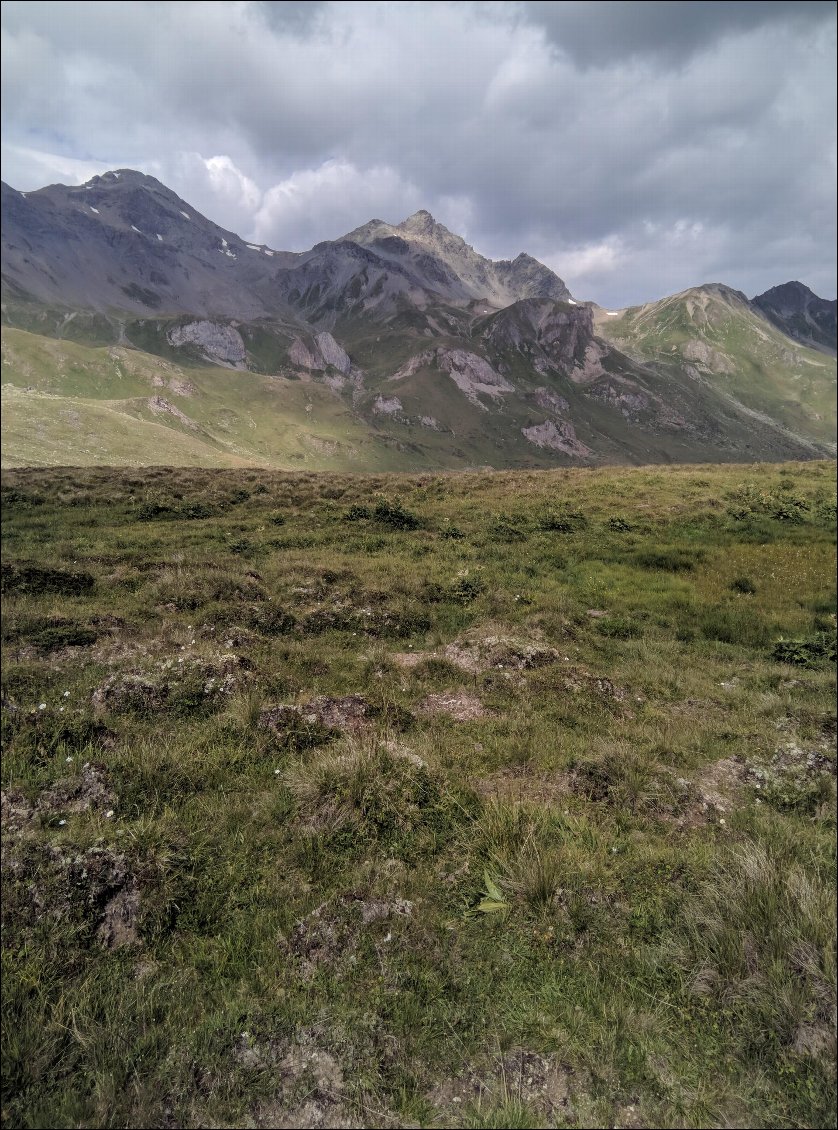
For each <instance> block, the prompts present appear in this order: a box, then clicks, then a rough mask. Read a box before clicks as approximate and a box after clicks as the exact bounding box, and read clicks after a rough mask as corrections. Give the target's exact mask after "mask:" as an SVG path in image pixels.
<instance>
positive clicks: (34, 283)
mask: <svg viewBox="0 0 838 1130" xmlns="http://www.w3.org/2000/svg"><path fill="white" fill-rule="evenodd" d="M804 292H805V293H804ZM830 310H831V312H832V313H831V316H832V322H831V325H832V331H831V332H832V342H833V350H834V324H835V303H834V302H833V303H828V302H824V301H823V300H821V299H818V298H816V296H814V295H812V294H811V292H809V291H807V290H806V288H805V287H801V286H800V284H796V283H793V284H787V285H786V286H785V287H778V288H775V290H773V291H769V292H767V294H766V295H762V296H760V299H758V300H755V303H749V302H748V300H747V299H746V298H745V296H744V295H742V294H739V293H738V292H737V291H733V290H731V289H730V288H728V287H725V286H723V285H721V284H712V285H709V286H705V287H697V288H694V289H693V290H690V291H685V292H684V293H683V294H681V295H674V296H672V297H671V298H667V299H664V300H662V301H661V302H657V303H649V304H647V305H645V306H642V307H635V308H632V309H629V310H626V311H621V312H616V313H608V312H605V311H602V310H600V309H599V308H598V307H595V306H594V305H593V304H591V303H585V302H578V301H576V300H575V299H574V298H572V296H571V294H570V292H569V290H568V289H567V287H566V286H565V284H564V283H563V282H562V280H561V279H560V278H559V277H558V276H557V275H556V274H555V273H554V272H553V271H551V270H550V269H549V268H548V267H546V266H544V264H542V263H539V262H538V261H537V260H536V259H533V258H532V257H531V256H529V255H526V254H521V255H519V256H518V257H517V258H516V259H513V260H502V261H492V260H490V259H487V258H485V257H484V256H482V255H480V254H479V253H478V252H476V251H475V250H474V249H473V248H472V247H470V246H469V245H468V244H467V243H466V242H465V241H464V240H463V239H461V238H460V236H458V235H456V234H454V233H452V232H450V231H448V229H447V228H445V227H443V225H442V224H439V223H437V222H436V221H435V220H434V218H433V217H432V216H431V215H430V213H428V212H425V211H420V212H417V213H416V214H415V215H413V216H410V217H409V218H408V219H406V220H404V221H403V222H402V223H400V224H395V225H393V224H388V223H385V222H384V221H382V220H371V221H370V222H369V223H367V224H364V225H363V226H362V227H360V228H357V229H355V230H354V231H352V232H349V233H348V234H347V235H346V236H344V237H343V238H342V239H339V240H335V241H328V242H324V243H319V244H317V245H316V246H315V247H313V248H312V249H311V250H310V251H307V252H302V253H292V252H283V251H278V250H275V249H273V248H270V247H266V246H263V245H256V244H250V243H247V242H246V241H244V240H242V239H240V238H239V237H238V236H237V235H235V233H233V232H229V231H226V230H224V229H222V228H220V227H218V225H216V224H214V223H212V222H211V221H210V220H208V219H206V218H205V217H204V216H201V215H200V214H199V213H197V212H196V211H195V210H194V209H193V208H191V207H190V205H189V204H188V203H187V202H185V201H183V200H181V199H180V198H179V197H178V196H177V195H176V194H175V193H173V192H171V191H170V190H169V189H168V188H166V187H165V186H164V185H162V184H160V182H159V181H157V180H155V179H154V178H153V177H148V176H144V175H143V174H141V173H136V172H133V171H132V170H129V169H123V170H118V171H115V172H111V173H106V174H105V175H104V176H101V177H94V178H93V179H92V180H91V181H89V182H88V183H87V184H86V185H81V186H79V187H66V186H63V185H52V186H50V187H49V188H44V189H41V190H39V191H38V192H31V193H25V194H24V193H20V192H17V191H15V190H14V189H12V188H9V187H8V186H6V185H4V186H3V320H4V323H5V329H4V382H5V383H4V390H5V391H4V396H6V399H7V401H8V403H7V408H8V413H4V428H5V429H6V431H5V434H4V440H5V442H4V460H5V462H6V463H18V464H20V463H26V462H43V461H46V462H65V463H74V462H105V463H107V462H120V461H121V455H120V453H121V452H126V454H125V455H124V456H123V458H126V459H127V458H129V456H128V454H127V450H128V447H130V460H131V461H132V462H142V461H143V454H142V453H143V451H146V452H147V453H148V456H147V461H149V462H158V463H159V462H173V463H184V462H187V463H202V462H205V463H207V464H208V465H228V464H229V463H230V462H231V461H232V463H235V464H238V463H241V462H242V461H244V462H253V463H260V464H263V465H278V466H298V465H301V464H302V465H304V466H306V467H317V466H324V467H352V468H354V469H357V470H363V469H366V468H376V469H399V468H405V469H408V468H409V469H416V468H431V467H451V468H457V467H473V466H491V467H515V466H547V465H551V464H556V463H573V462H584V463H587V464H595V463H602V462H632V463H644V462H646V463H648V462H657V461H666V462H669V461H695V460H701V461H715V460H742V459H792V458H807V457H815V456H819V455H824V454H829V453H830V452H831V451H832V450H834V426H835V362H834V360H832V359H831V358H829V357H828V356H827V355H826V353H825V352H824V351H825V350H826V349H827V348H828V341H827V339H828V337H829V332H830V331H829V325H830V323H829V316H828V315H829V311H830ZM807 334H808V338H807V336H806V335H807ZM818 335H820V336H818ZM807 342H808V343H810V344H814V345H816V346H817V347H818V349H817V350H815V349H812V348H809V346H808V344H807ZM228 370H235V372H234V373H231V372H227V371H228ZM82 434H83V435H84V437H85V439H84V444H83V445H82V443H81V441H80V436H81V435H82ZM45 437H48V439H49V442H48V443H47V442H45ZM129 437H130V438H129ZM126 444H127V445H128V447H126Z"/></svg>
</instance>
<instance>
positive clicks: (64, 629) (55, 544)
mask: <svg viewBox="0 0 838 1130" xmlns="http://www.w3.org/2000/svg"><path fill="white" fill-rule="evenodd" d="M3 482H4V505H3V536H4V557H3V593H4V600H3V619H2V633H3V702H2V707H3V709H2V718H3V741H4V751H5V752H4V759H3V799H2V818H3V939H4V942H3V944H4V952H3V990H4V992H3V998H4V999H3V1008H4V1021H3V1041H4V1043H3V1069H4V1073H5V1077H4V1095H5V1107H4V1114H3V1119H4V1125H8V1126H44V1125H56V1126H165V1127H177V1126H184V1127H193V1126H195V1127H197V1126H216V1127H222V1126H256V1127H279V1126H289V1127H290V1126H312V1127H318V1126H323V1127H337V1126H382V1127H389V1126H392V1127H398V1126H511V1127H526V1126H534V1127H537V1126H635V1127H642V1126H649V1127H650V1126H755V1127H769V1126H783V1127H803V1126H818V1127H819V1126H829V1125H834V1123H835V1084H834V1078H835V1077H834V1069H835V1026H834V1025H835V1000H836V997H835V992H836V988H835V899H834V863H835V786H834V774H835V719H834V695H835V662H834V661H835V581H834V577H835V560H834V537H835V468H834V465H833V464H828V463H809V464H796V465H786V466H774V467H767V466H749V467H725V468H718V467H708V466H702V467H689V468H684V467H674V468H671V469H655V470H630V471H626V470H621V469H609V470H597V471H555V472H552V471H548V472H533V473H523V472H522V473H504V474H495V475H488V474H487V475H464V476H457V477H443V476H438V477H431V476H423V477H400V476H378V477H373V476H349V475H342V476H341V475H292V474H283V473H276V472H261V471H256V470H240V471H196V470H172V469H158V470H146V471H134V470H119V471H108V470H104V469H95V470H94V469H88V470H66V469H64V470H61V469H55V470H49V471H45V470H38V471H34V470H33V471H18V472H9V473H7V474H5V475H4V479H3Z"/></svg>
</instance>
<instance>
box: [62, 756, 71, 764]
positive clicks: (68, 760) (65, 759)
mask: <svg viewBox="0 0 838 1130" xmlns="http://www.w3.org/2000/svg"><path fill="white" fill-rule="evenodd" d="M72 760H73V759H72V757H65V758H64V761H65V763H66V764H67V765H69V764H70V763H71V761H72Z"/></svg>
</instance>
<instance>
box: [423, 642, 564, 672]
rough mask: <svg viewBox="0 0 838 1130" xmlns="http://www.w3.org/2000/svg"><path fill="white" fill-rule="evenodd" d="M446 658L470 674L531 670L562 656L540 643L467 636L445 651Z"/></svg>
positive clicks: (443, 651)
mask: <svg viewBox="0 0 838 1130" xmlns="http://www.w3.org/2000/svg"><path fill="white" fill-rule="evenodd" d="M442 654H443V657H444V658H445V659H447V660H448V662H449V663H454V664H455V665H456V666H457V667H461V668H462V669H463V670H464V671H468V672H469V674H472V675H479V674H481V673H482V672H484V671H489V670H492V669H493V668H496V669H510V670H516V671H524V670H529V669H532V668H534V667H545V666H547V665H548V664H550V663H555V662H556V661H557V660H558V658H559V653H558V651H556V649H555V648H554V647H548V646H547V645H546V644H544V643H542V642H541V641H540V640H531V639H530V640H526V639H521V638H520V637H518V636H514V635H466V636H462V637H461V638H460V639H458V640H455V641H454V642H453V643H450V644H448V645H447V646H446V647H444V648H443V650H442Z"/></svg>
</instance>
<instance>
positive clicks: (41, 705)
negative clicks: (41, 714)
mask: <svg viewBox="0 0 838 1130" xmlns="http://www.w3.org/2000/svg"><path fill="white" fill-rule="evenodd" d="M46 708H47V704H46V703H45V702H39V703H38V709H39V710H46Z"/></svg>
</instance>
